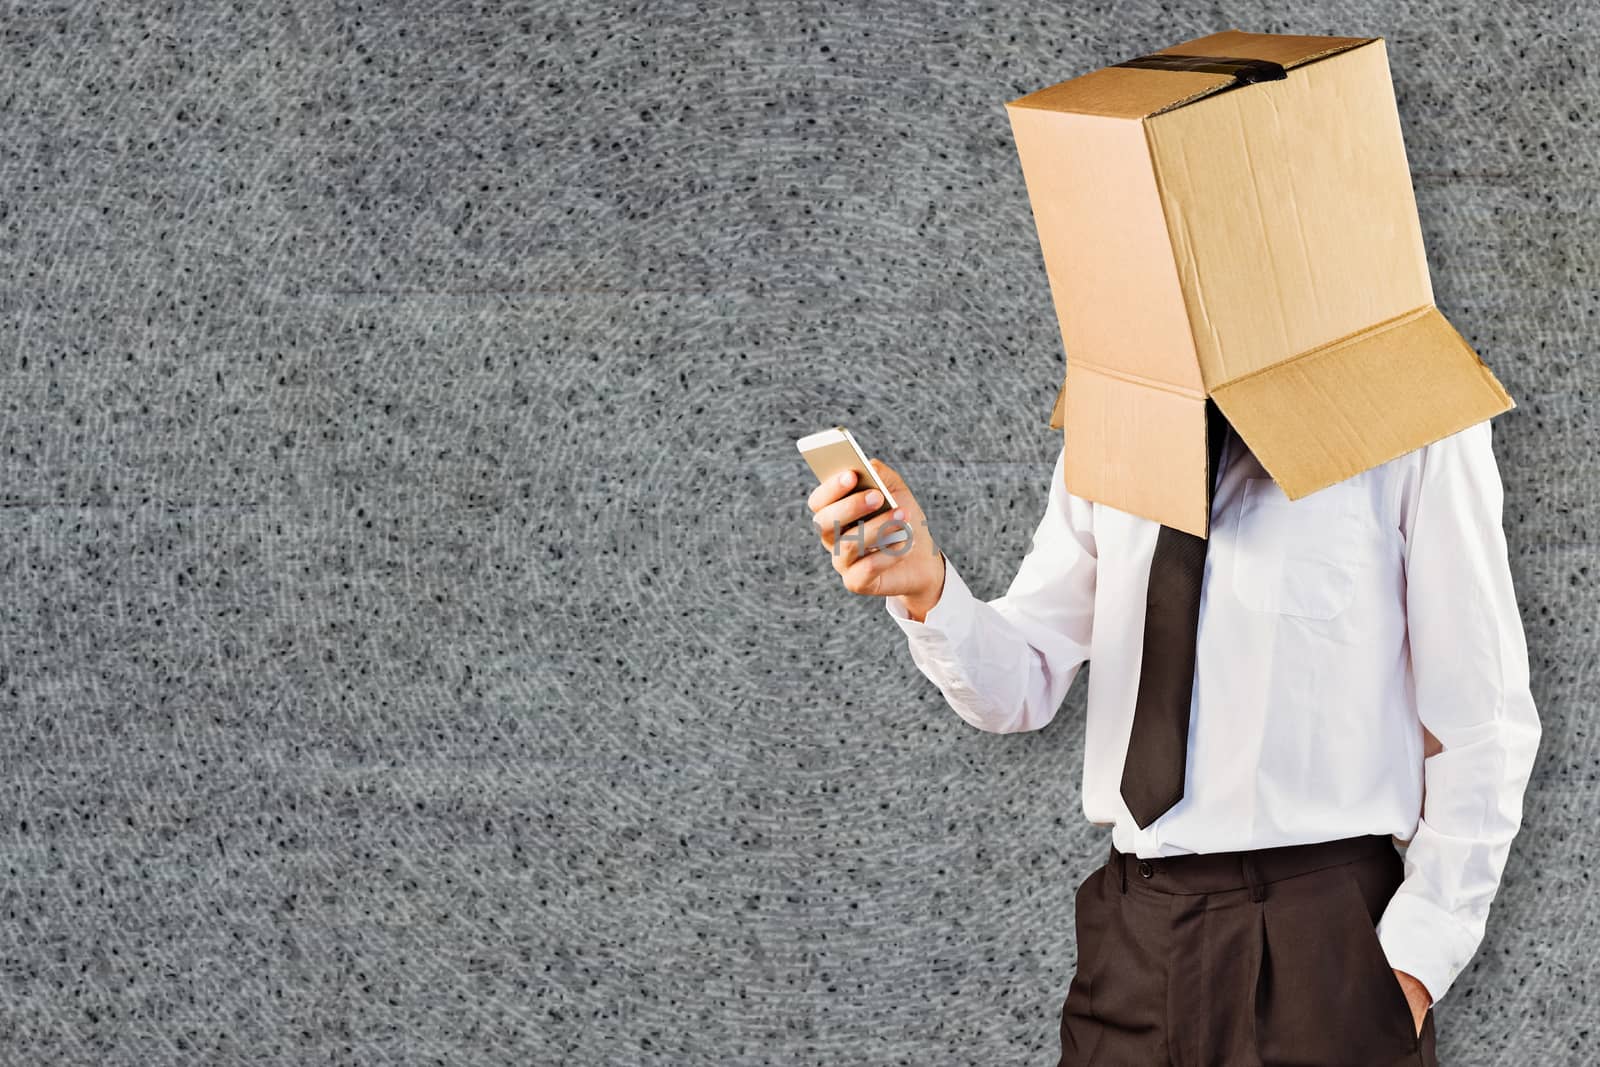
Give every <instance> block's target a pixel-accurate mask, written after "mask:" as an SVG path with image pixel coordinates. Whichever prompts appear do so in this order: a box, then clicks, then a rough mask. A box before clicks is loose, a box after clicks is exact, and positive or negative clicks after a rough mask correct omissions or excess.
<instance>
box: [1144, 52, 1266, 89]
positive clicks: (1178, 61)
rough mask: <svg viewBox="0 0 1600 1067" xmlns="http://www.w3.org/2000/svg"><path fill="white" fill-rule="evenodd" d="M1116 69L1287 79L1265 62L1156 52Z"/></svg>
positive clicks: (1247, 80) (1257, 79)
mask: <svg viewBox="0 0 1600 1067" xmlns="http://www.w3.org/2000/svg"><path fill="white" fill-rule="evenodd" d="M1113 66H1118V67H1142V68H1144V69H1145V70H1198V71H1203V72H1205V73H1207V74H1228V75H1231V76H1232V77H1233V80H1234V82H1235V83H1236V84H1239V85H1249V84H1250V83H1252V82H1270V81H1279V80H1281V79H1283V78H1287V77H1288V74H1287V73H1286V72H1285V71H1284V69H1283V67H1282V66H1280V65H1279V64H1277V63H1274V62H1272V61H1271V60H1266V59H1240V58H1237V57H1234V56H1185V55H1177V54H1174V53H1171V52H1156V53H1153V54H1151V55H1148V56H1139V57H1138V58H1137V59H1130V60H1127V61H1125V62H1122V63H1116V64H1113Z"/></svg>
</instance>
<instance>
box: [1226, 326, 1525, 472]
mask: <svg viewBox="0 0 1600 1067" xmlns="http://www.w3.org/2000/svg"><path fill="white" fill-rule="evenodd" d="M1211 395H1212V397H1213V399H1215V400H1216V402H1217V406H1218V407H1219V408H1221V409H1222V413H1223V414H1224V415H1225V416H1227V418H1228V421H1229V422H1230V423H1232V425H1233V428H1234V430H1235V431H1237V432H1238V434H1239V436H1240V437H1242V438H1244V440H1245V443H1246V444H1248V445H1249V446H1250V450H1251V451H1252V452H1254V453H1255V456H1256V458H1257V459H1258V460H1260V461H1261V465H1262V466H1263V467H1265V468H1266V470H1267V473H1268V474H1270V475H1272V477H1273V480H1274V481H1276V482H1277V483H1278V486H1279V487H1280V488H1281V489H1282V490H1283V491H1284V494H1285V495H1286V496H1288V497H1289V499H1291V500H1294V499H1298V498H1300V497H1303V496H1305V495H1307V494H1308V493H1313V492H1315V491H1317V490H1318V489H1322V488H1324V487H1326V486H1329V485H1332V484H1334V483H1335V482H1339V481H1343V480H1344V479H1346V478H1348V477H1351V476H1352V475H1355V474H1359V473H1360V472H1361V471H1364V470H1367V469H1369V468H1371V467H1375V466H1377V465H1378V464H1380V463H1387V462H1388V461H1389V460H1391V459H1394V458H1395V457H1396V456H1400V455H1404V454H1405V453H1407V452H1410V451H1412V450H1413V449H1417V448H1421V447H1422V446H1423V445H1426V444H1429V443H1431V442H1433V441H1437V440H1439V439H1440V438H1443V437H1448V436H1449V435H1450V434H1453V433H1455V432H1457V431H1458V430H1464V429H1466V428H1467V427H1468V426H1471V425H1474V424H1475V423H1479V422H1482V421H1483V420H1485V419H1487V418H1490V417H1492V416H1494V415H1498V414H1500V413H1501V412H1504V411H1508V410H1510V409H1511V408H1513V407H1515V406H1516V405H1515V403H1514V402H1513V401H1512V399H1511V397H1510V396H1509V395H1508V394H1507V393H1506V391H1505V388H1504V387H1503V386H1501V384H1500V382H1499V381H1498V380H1496V378H1495V376H1494V374H1493V372H1491V371H1490V370H1489V368H1488V367H1487V366H1486V365H1485V364H1484V362H1483V361H1482V360H1481V359H1479V358H1478V354H1477V353H1476V352H1474V351H1473V350H1472V348H1471V346H1470V345H1468V344H1467V342H1466V340H1465V339H1463V338H1462V336H1461V335H1460V334H1459V333H1457V332H1456V329H1455V327H1453V326H1451V325H1450V322H1449V320H1447V319H1446V318H1445V317H1444V316H1443V315H1442V314H1440V312H1439V310H1438V309H1437V308H1434V307H1432V306H1427V307H1422V308H1417V309H1416V310H1414V311H1410V312H1407V313H1406V314H1404V315H1401V316H1399V317H1397V318H1394V319H1391V320H1389V321H1387V322H1383V323H1380V324H1378V325H1377V326H1375V327H1373V328H1371V329H1369V330H1364V331H1362V332H1360V333H1358V334H1355V335H1353V336H1351V337H1347V338H1344V339H1341V340H1339V341H1336V342H1334V343H1332V344H1330V345H1325V346H1323V347H1322V348H1319V349H1315V350H1313V351H1311V352H1307V353H1304V354H1302V355H1299V356H1295V357H1294V358H1292V359H1287V360H1284V361H1283V362H1281V363H1278V364H1275V365H1273V366H1271V367H1266V368H1263V369H1262V370H1259V371H1256V372H1254V373H1252V374H1248V375H1246V376H1244V377H1243V378H1239V379H1238V380H1236V381H1232V382H1229V383H1227V384H1226V385H1222V386H1219V387H1217V388H1216V389H1214V390H1213V391H1212V394H1211Z"/></svg>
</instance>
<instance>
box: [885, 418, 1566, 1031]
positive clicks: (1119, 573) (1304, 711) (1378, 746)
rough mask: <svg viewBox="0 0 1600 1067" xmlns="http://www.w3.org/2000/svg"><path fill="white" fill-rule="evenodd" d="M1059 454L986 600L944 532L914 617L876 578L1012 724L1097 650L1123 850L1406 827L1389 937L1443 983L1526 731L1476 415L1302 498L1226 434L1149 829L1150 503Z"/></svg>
mask: <svg viewBox="0 0 1600 1067" xmlns="http://www.w3.org/2000/svg"><path fill="white" fill-rule="evenodd" d="M1064 459H1065V453H1063V454H1062V455H1061V456H1059V457H1057V460H1056V466H1055V474H1054V477H1053V479H1052V481H1051V485H1050V495H1049V503H1048V506H1047V508H1046V510H1045V514H1044V518H1043V519H1042V521H1041V522H1040V523H1039V526H1038V529H1037V530H1036V531H1035V532H1034V535H1033V541H1032V545H1031V547H1030V548H1029V550H1028V552H1027V554H1026V555H1025V556H1024V558H1023V560H1022V563H1021V566H1020V568H1019V570H1018V571H1017V574H1016V577H1015V578H1014V579H1013V580H1012V582H1011V586H1010V588H1009V589H1008V590H1007V591H1006V594H1005V595H1004V596H1002V597H1000V598H998V599H995V600H990V601H988V602H983V601H980V600H978V599H977V598H976V597H974V595H973V594H972V593H971V592H970V591H969V590H968V588H967V586H966V584H965V583H964V582H963V581H962V579H961V575H960V573H959V572H958V571H957V570H956V568H955V566H954V564H953V563H952V562H951V561H950V560H949V559H948V557H947V558H946V562H945V586H944V592H943V593H942V594H941V596H940V599H939V602H938V603H937V604H936V605H935V606H934V608H933V609H932V610H931V611H930V612H929V613H928V615H927V618H926V621H924V622H920V623H919V622H915V621H913V620H912V619H911V618H910V617H909V616H908V615H907V614H906V612H905V609H904V608H903V607H902V606H901V604H900V602H899V600H898V599H896V598H894V597H889V598H886V599H885V601H884V603H885V605H886V607H887V610H888V612H889V614H890V615H891V616H892V617H893V618H894V619H895V621H896V622H897V623H898V624H899V626H900V628H901V629H902V630H903V631H904V632H905V634H906V637H907V640H908V641H909V644H910V650H911V655H912V658H913V660H914V661H915V662H916V664H917V667H918V668H919V669H920V670H921V671H922V673H923V674H925V675H926V676H927V677H928V678H929V679H930V680H932V681H933V683H934V684H935V685H937V686H938V687H939V690H940V691H941V692H942V693H943V694H944V697H945V699H946V701H948V703H949V704H950V706H951V707H952V708H953V709H954V710H955V712H956V714H958V715H960V716H961V717H962V718H963V719H965V720H966V721H967V722H968V723H970V724H972V725H973V726H975V727H977V728H978V729H980V730H987V731H991V732H995V733H1008V732H1012V731H1019V730H1037V729H1039V728H1041V727H1043V726H1044V725H1046V724H1047V723H1049V722H1050V720H1051V719H1052V718H1053V717H1054V716H1055V713H1056V710H1057V709H1058V708H1059V707H1060V705H1061V702H1062V700H1063V699H1064V698H1065V697H1066V694H1067V688H1068V687H1069V686H1070V685H1071V684H1072V680H1073V679H1074V678H1075V677H1076V676H1077V674H1078V670H1079V668H1080V667H1081V666H1082V665H1083V663H1084V662H1085V661H1089V660H1092V661H1093V663H1094V669H1093V670H1091V671H1090V672H1089V681H1088V685H1089V691H1088V699H1087V709H1088V710H1087V722H1086V724H1085V741H1084V770H1083V810H1084V814H1085V815H1086V816H1088V818H1089V819H1090V821H1092V822H1096V823H1102V824H1110V825H1111V827H1112V842H1113V843H1114V844H1115V845H1116V847H1117V848H1118V849H1119V850H1120V851H1122V852H1128V853H1134V854H1137V855H1139V856H1168V855H1175V854H1180V853H1188V852H1222V851H1230V850H1234V849H1250V848H1265V847H1270V846H1274V845H1291V844H1301V843H1309V842H1316V841H1326V840H1331V839H1334V838H1342V837H1352V836H1357V835H1361V834H1391V835H1393V836H1394V837H1396V838H1398V839H1400V840H1401V841H1402V842H1407V843H1408V847H1407V848H1406V850H1405V880H1404V882H1403V884H1402V885H1401V886H1400V889H1399V891H1398V892H1397V893H1396V894H1395V896H1394V897H1393V899H1392V900H1391V901H1390V903H1389V905H1388V907H1387V910H1386V911H1385V912H1384V914H1383V916H1382V919H1381V921H1380V922H1379V924H1378V936H1379V939H1380V942H1381V943H1382V945H1383V948H1384V951H1385V953H1386V954H1387V956H1388V959H1389V963H1390V965H1391V966H1392V967H1395V968H1398V969H1399V970H1402V971H1405V972H1407V973H1409V974H1411V975H1412V976H1414V977H1415V978H1417V979H1418V980H1419V981H1420V982H1421V983H1422V984H1423V985H1424V986H1426V987H1427V989H1428V992H1429V993H1430V994H1432V996H1433V999H1434V1000H1435V1001H1438V1000H1440V999H1441V998H1442V997H1443V996H1444V994H1445V990H1446V989H1448V988H1449V986H1450V984H1451V982H1453V981H1454V980H1455V978H1456V976H1457V975H1458V974H1459V973H1460V972H1461V970H1462V969H1463V968H1464V967H1465V966H1466V964H1467V962H1468V960H1470V959H1471V957H1472V955H1473V953H1474V952H1476V951H1477V948H1478V944H1479V942H1480V941H1481V940H1482V938H1483V932H1484V923H1485V920H1486V919H1487V918H1488V914H1489V904H1490V901H1491V899H1492V898H1493V897H1494V894H1495V891H1496V889H1497V888H1498V886H1499V883H1500V875H1501V871H1502V870H1503V869H1504V866H1505V862H1506V855H1507V852H1508V851H1509V848H1510V845H1511V839H1512V837H1513V836H1515V834H1516V832H1517V829H1518V827H1519V825H1520V823H1521V819H1522V794H1523V790H1524V787H1525V786H1526V785H1527V781H1528V776H1529V773H1530V771H1531V769H1532V765H1533V759H1534V754H1535V750H1536V749H1537V747H1538V741H1539V719H1538V715H1537V712H1536V711H1535V708H1534V704H1533V697H1532V694H1531V692H1530V690H1529V685H1528V653H1527V646H1526V643H1525V640H1524V637H1523V632H1522V621H1521V617H1520V615H1519V614H1518V611H1517V601H1516V595H1515V593H1514V591H1513V589H1512V582H1511V573H1510V569H1509V567H1508V564H1507V559H1506V542H1505V535H1504V533H1503V532H1502V530H1501V526H1500V516H1501V499H1502V487H1501V482H1500V475H1499V470H1498V468H1497V466H1496V464H1495V458H1494V452H1493V449H1492V448H1491V445H1490V426H1489V423H1488V422H1487V421H1485V422H1481V423H1478V424H1477V425H1474V426H1471V427H1469V428H1467V429H1465V430H1462V431H1460V432H1459V433H1456V434H1454V435H1452V436H1449V437H1446V438H1444V439H1442V440H1440V441H1437V442H1434V443H1433V444H1430V445H1427V446H1426V447H1423V448H1419V449H1417V450H1415V451H1412V452H1408V453H1406V454H1405V455H1402V456H1400V457H1398V458H1396V459H1394V460H1391V461H1390V462H1388V463H1385V464H1383V465H1382V466H1379V467H1375V468H1372V469H1371V470H1367V471H1364V472H1362V473H1361V474H1358V475H1355V476H1354V477H1351V478H1349V479H1347V480H1345V481H1343V482H1340V483H1338V484H1336V485H1332V486H1329V487H1328V488H1326V489H1322V490H1319V491H1318V492H1315V493H1312V494H1310V495H1309V496H1305V497H1302V498H1301V499H1299V500H1294V501H1291V500H1290V499H1289V498H1288V497H1286V496H1285V495H1284V494H1283V491H1282V490H1281V489H1279V488H1278V485H1277V483H1276V482H1274V481H1273V480H1272V479H1271V477H1270V476H1269V475H1268V474H1267V472H1266V471H1265V470H1264V469H1263V468H1262V466H1261V464H1260V463H1259V462H1258V461H1257V460H1256V458H1255V456H1254V455H1253V454H1252V453H1251V452H1250V450H1249V448H1248V447H1247V446H1246V445H1245V443H1244V441H1243V440H1242V439H1241V438H1240V437H1238V436H1237V435H1236V434H1234V433H1232V432H1230V433H1229V434H1228V435H1227V439H1226V442H1225V445H1224V451H1223V457H1222V460H1221V462H1220V463H1219V464H1218V467H1219V470H1220V471H1221V478H1220V481H1219V482H1218V484H1217V488H1216V493H1215V499H1214V502H1213V505H1212V510H1211V537H1210V545H1209V547H1208V550H1207V553H1206V560H1205V571H1204V574H1203V577H1202V587H1201V594H1200V622H1199V632H1198V637H1197V641H1198V645H1197V650H1196V661H1197V662H1196V667H1195V678H1194V692H1193V697H1192V699H1191V702H1190V712H1189V716H1190V718H1189V755H1188V763H1187V767H1186V771H1185V787H1184V796H1183V799H1181V800H1180V801H1179V802H1178V803H1177V804H1176V805H1175V806H1174V807H1172V808H1171V809H1169V810H1168V811H1167V812H1166V813H1165V814H1163V815H1162V816H1161V817H1159V818H1158V819H1156V820H1155V822H1153V823H1151V824H1150V825H1149V826H1148V827H1146V828H1145V829H1143V830H1141V829H1139V828H1138V826H1137V825H1135V823H1134V820H1133V817H1132V816H1131V815H1130V814H1129V812H1128V809H1127V807H1126V805H1125V804H1124V803H1123V800H1122V796H1121V792H1120V790H1119V782H1120V780H1121V776H1122V764H1123V755H1124V753H1125V751H1126V748H1127V743H1128V734H1129V730H1130V728H1131V725H1132V722H1133V707H1134V697H1135V695H1136V693H1137V690H1138V679H1139V664H1140V659H1141V654H1142V643H1143V629H1144V605H1145V589H1146V585H1147V582H1148V578H1149V573H1150V558H1151V555H1152V552H1153V550H1154V548H1155V542H1156V533H1157V531H1158V529H1159V527H1158V525H1157V524H1156V523H1154V522H1152V521H1150V520H1148V519H1144V518H1139V517H1137V516H1134V515H1130V514H1128V513H1126V512H1122V511H1118V510H1116V509H1114V508H1111V507H1108V506H1106V505H1103V504H1099V503H1092V502H1090V501H1087V500H1084V499H1083V498H1081V497H1078V496H1076V495H1074V494H1072V493H1070V492H1068V491H1067V489H1066V487H1065V484H1064V482H1063V463H1064ZM1424 728H1426V730H1427V731H1428V732H1429V733H1431V734H1432V736H1433V738H1435V739H1437V743H1438V745H1442V746H1443V748H1442V751H1438V752H1437V753H1436V754H1434V755H1431V756H1426V758H1424V757H1425V755H1426V753H1425V752H1424ZM1435 747H1437V746H1430V750H1431V749H1432V748H1435ZM1424 784H1426V802H1424Z"/></svg>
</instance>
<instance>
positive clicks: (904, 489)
mask: <svg viewBox="0 0 1600 1067" xmlns="http://www.w3.org/2000/svg"><path fill="white" fill-rule="evenodd" d="M867 462H868V463H870V464H872V469H873V470H875V471H877V472H878V477H879V478H881V479H882V480H883V484H884V485H885V486H886V487H887V488H888V490H889V492H891V493H894V494H895V495H896V496H899V495H900V494H902V493H904V494H906V495H910V492H911V490H910V487H909V486H907V485H906V482H905V479H904V478H902V477H900V472H899V471H897V470H895V469H894V468H893V467H891V466H889V465H888V464H887V463H885V462H884V461H883V460H881V459H879V458H878V457H876V456H873V457H872V458H871V459H869V460H867Z"/></svg>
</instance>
